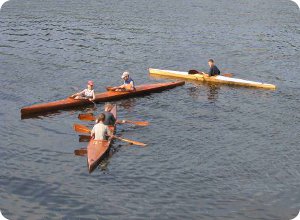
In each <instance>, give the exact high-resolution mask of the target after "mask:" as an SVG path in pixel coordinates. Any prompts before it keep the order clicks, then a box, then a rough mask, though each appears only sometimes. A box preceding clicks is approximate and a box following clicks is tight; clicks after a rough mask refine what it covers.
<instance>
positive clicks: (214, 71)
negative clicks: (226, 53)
mask: <svg viewBox="0 0 300 220" xmlns="http://www.w3.org/2000/svg"><path fill="white" fill-rule="evenodd" d="M208 65H209V71H208V73H204V72H202V74H203V75H204V76H208V77H210V76H217V75H220V73H221V72H220V70H219V68H218V67H217V66H216V65H215V61H214V60H213V59H209V60H208Z"/></svg>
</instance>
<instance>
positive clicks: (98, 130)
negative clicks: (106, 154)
mask: <svg viewBox="0 0 300 220" xmlns="http://www.w3.org/2000/svg"><path fill="white" fill-rule="evenodd" d="M104 120H105V115H104V114H103V113H101V114H100V115H99V117H98V118H97V120H96V124H95V125H94V127H93V129H92V131H91V137H92V138H93V139H94V140H107V136H109V135H112V134H111V131H110V130H109V129H108V126H107V125H105V124H104Z"/></svg>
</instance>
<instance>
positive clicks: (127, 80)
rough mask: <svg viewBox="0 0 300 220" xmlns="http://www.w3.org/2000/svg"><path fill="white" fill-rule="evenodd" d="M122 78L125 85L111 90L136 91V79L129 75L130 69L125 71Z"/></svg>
mask: <svg viewBox="0 0 300 220" xmlns="http://www.w3.org/2000/svg"><path fill="white" fill-rule="evenodd" d="M121 78H122V79H123V80H124V83H123V85H121V86H117V87H112V88H109V90H111V91H117V92H123V91H128V92H131V91H135V86H134V81H133V79H132V78H131V77H130V76H129V72H128V71H125V72H124V73H123V74H122V76H121Z"/></svg>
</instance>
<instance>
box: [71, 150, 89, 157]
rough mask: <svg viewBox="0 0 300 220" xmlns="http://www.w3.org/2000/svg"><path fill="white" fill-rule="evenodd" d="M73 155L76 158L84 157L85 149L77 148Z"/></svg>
mask: <svg viewBox="0 0 300 220" xmlns="http://www.w3.org/2000/svg"><path fill="white" fill-rule="evenodd" d="M74 154H75V155H76V156H85V155H86V154H87V149H86V148H79V149H76V150H74Z"/></svg>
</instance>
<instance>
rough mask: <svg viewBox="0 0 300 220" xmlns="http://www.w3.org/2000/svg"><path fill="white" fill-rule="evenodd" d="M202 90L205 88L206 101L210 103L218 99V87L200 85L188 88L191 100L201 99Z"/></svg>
mask: <svg viewBox="0 0 300 220" xmlns="http://www.w3.org/2000/svg"><path fill="white" fill-rule="evenodd" d="M203 88H206V95H207V99H208V100H210V101H216V100H217V99H218V97H219V90H220V86H219V85H215V84H203V83H202V84H201V85H199V84H198V85H197V86H194V87H190V88H188V94H189V96H191V97H192V98H193V99H198V98H199V97H200V96H201V97H202V96H203V94H201V92H203Z"/></svg>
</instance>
